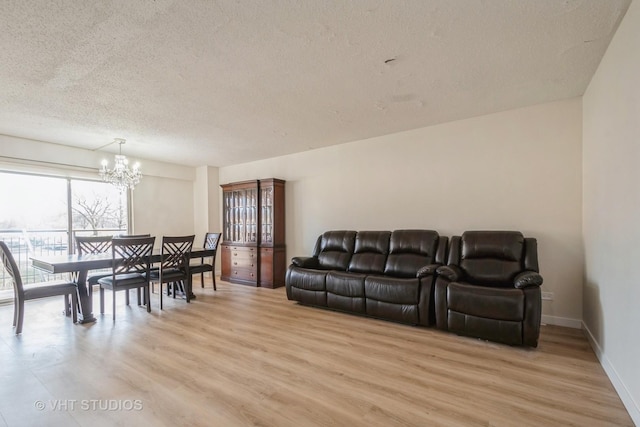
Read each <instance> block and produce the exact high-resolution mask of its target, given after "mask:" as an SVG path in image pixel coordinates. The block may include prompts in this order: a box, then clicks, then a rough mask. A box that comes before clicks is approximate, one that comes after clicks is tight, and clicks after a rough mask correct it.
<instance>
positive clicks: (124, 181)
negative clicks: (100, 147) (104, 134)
mask: <svg viewBox="0 0 640 427" xmlns="http://www.w3.org/2000/svg"><path fill="white" fill-rule="evenodd" d="M115 142H117V143H118V144H120V151H119V154H116V156H115V164H114V165H113V168H112V169H107V166H108V165H109V162H108V161H107V160H103V161H102V167H101V168H100V171H99V172H98V173H99V174H100V177H101V178H102V180H103V181H105V182H110V183H111V184H113V185H115V186H116V187H118V188H119V189H120V191H124V190H126V189H128V188H129V189H131V190H133V187H135V186H136V184H138V183H139V182H140V178H142V173H140V164H139V163H136V164H134V165H133V168H132V169H129V160H128V159H127V157H126V156H123V155H122V145H123V144H124V143H125V142H127V141H126V140H125V139H122V138H116V139H114V140H113V142H112V144H113V143H115Z"/></svg>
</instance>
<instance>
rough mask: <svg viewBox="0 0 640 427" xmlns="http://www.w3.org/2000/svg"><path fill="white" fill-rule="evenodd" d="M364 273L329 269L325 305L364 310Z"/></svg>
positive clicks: (342, 308) (356, 310) (358, 311)
mask: <svg viewBox="0 0 640 427" xmlns="http://www.w3.org/2000/svg"><path fill="white" fill-rule="evenodd" d="M365 277H366V276H365V275H364V274H357V273H346V272H342V271H330V272H329V273H328V274H327V307H329V308H334V309H337V310H343V311H351V312H356V313H364V312H365V298H364V279H365Z"/></svg>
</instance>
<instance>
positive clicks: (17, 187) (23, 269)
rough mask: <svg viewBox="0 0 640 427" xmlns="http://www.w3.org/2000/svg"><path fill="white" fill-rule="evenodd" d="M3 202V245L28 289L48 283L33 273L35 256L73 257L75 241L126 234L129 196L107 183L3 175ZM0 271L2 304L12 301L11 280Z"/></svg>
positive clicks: (0, 186) (0, 231)
mask: <svg viewBox="0 0 640 427" xmlns="http://www.w3.org/2000/svg"><path fill="white" fill-rule="evenodd" d="M0 200H1V201H2V209H0V239H1V240H3V241H4V242H5V243H6V244H7V246H8V247H9V249H10V250H11V252H12V254H13V256H14V258H15V259H16V262H17V264H18V267H19V269H20V274H21V276H22V280H23V282H24V283H33V282H37V281H41V280H45V279H46V278H45V277H43V275H45V273H43V272H41V271H39V270H36V269H34V268H32V267H31V263H30V260H29V257H30V256H31V255H32V254H39V255H48V254H50V255H62V254H67V253H72V252H73V251H74V250H75V248H74V239H75V236H76V235H83V236H90V235H111V234H118V233H127V232H128V223H129V221H128V218H129V209H128V203H127V193H126V192H123V193H120V191H119V190H118V189H117V188H116V187H114V186H113V185H111V184H108V183H104V182H99V181H89V180H80V179H71V178H58V177H50V176H41V175H28V174H21V173H13V172H0ZM0 268H1V269H2V271H1V272H0V300H1V299H6V298H12V297H13V291H12V289H13V285H12V283H11V281H10V277H9V275H8V274H7V273H6V271H5V270H4V267H0Z"/></svg>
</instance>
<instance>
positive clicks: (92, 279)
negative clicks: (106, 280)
mask: <svg viewBox="0 0 640 427" xmlns="http://www.w3.org/2000/svg"><path fill="white" fill-rule="evenodd" d="M111 274H112V273H100V274H92V275H90V276H89V277H87V284H88V285H89V286H93V285H97V284H98V280H100V279H102V278H103V277H111Z"/></svg>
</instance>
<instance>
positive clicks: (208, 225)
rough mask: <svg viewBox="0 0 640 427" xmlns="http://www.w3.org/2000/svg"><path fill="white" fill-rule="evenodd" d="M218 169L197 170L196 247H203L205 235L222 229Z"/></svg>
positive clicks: (194, 189)
mask: <svg viewBox="0 0 640 427" xmlns="http://www.w3.org/2000/svg"><path fill="white" fill-rule="evenodd" d="M218 175H219V171H218V168H216V167H212V166H200V167H198V168H196V180H195V183H194V188H193V194H194V196H193V199H194V200H193V202H194V221H195V224H194V230H195V234H196V241H195V246H198V247H200V246H202V243H203V242H204V235H205V234H206V233H208V232H212V233H217V232H220V230H221V229H222V224H221V221H220V213H221V211H222V208H221V207H220V183H219V181H218ZM216 266H217V267H216V271H218V274H219V271H220V257H217V258H216Z"/></svg>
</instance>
